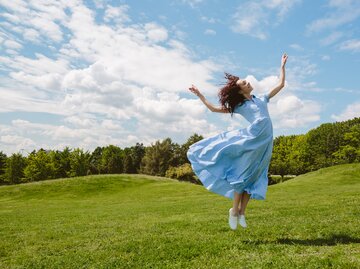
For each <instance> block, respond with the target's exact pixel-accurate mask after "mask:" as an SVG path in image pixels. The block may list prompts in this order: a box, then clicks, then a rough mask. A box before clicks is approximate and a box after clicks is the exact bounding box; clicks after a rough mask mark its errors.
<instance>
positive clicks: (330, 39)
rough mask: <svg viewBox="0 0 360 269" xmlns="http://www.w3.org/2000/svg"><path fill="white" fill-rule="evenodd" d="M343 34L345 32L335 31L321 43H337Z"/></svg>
mask: <svg viewBox="0 0 360 269" xmlns="http://www.w3.org/2000/svg"><path fill="white" fill-rule="evenodd" d="M343 35H344V34H343V33H342V32H333V33H331V34H330V35H328V36H327V37H325V38H323V39H321V40H320V44H321V45H323V46H328V45H331V44H333V43H335V42H336V41H338V40H339V39H340V38H341V37H342V36H343Z"/></svg>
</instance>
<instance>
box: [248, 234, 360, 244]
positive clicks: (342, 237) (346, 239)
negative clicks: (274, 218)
mask: <svg viewBox="0 0 360 269" xmlns="http://www.w3.org/2000/svg"><path fill="white" fill-rule="evenodd" d="M244 243H245V244H255V245H260V244H286V245H305V246H335V245H339V244H353V243H357V244H360V238H356V237H351V236H348V235H346V234H333V235H331V236H330V237H326V238H315V239H292V238H279V239H277V240H274V241H260V240H259V241H245V242H244Z"/></svg>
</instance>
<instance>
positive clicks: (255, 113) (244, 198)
mask: <svg viewBox="0 0 360 269" xmlns="http://www.w3.org/2000/svg"><path fill="white" fill-rule="evenodd" d="M287 58H288V56H287V55H286V54H283V55H282V58H281V70H280V81H279V84H278V85H277V86H276V87H275V88H274V89H273V90H271V91H270V92H268V93H266V94H264V95H262V96H259V97H257V96H255V95H253V94H251V92H252V90H253V88H252V86H251V84H250V83H249V82H248V81H246V80H244V79H241V78H239V77H237V76H233V75H230V74H228V73H225V78H226V79H227V83H226V85H225V86H224V87H222V88H221V89H220V90H219V94H218V95H219V101H220V104H221V107H215V106H214V105H212V104H211V103H209V102H208V101H207V100H206V99H205V97H204V96H203V95H202V94H201V92H200V91H199V90H198V89H197V88H196V87H195V86H194V85H192V87H191V88H189V90H190V91H191V92H193V93H194V94H195V95H197V96H198V97H199V98H200V100H201V101H202V102H203V103H204V105H205V106H206V107H207V108H208V109H210V110H211V111H212V112H218V113H230V114H231V115H232V114H233V113H238V114H241V115H242V116H243V117H244V118H245V119H246V120H247V121H248V122H249V123H250V125H249V126H248V127H247V128H243V129H238V130H233V131H228V132H223V133H220V134H218V135H216V136H212V137H209V138H205V139H203V140H201V141H199V142H197V143H195V144H193V145H191V146H190V148H189V151H188V152H187V157H188V159H189V161H190V162H191V166H192V169H193V170H194V172H195V174H196V175H197V177H198V178H199V179H200V181H201V182H202V184H203V185H204V187H206V188H207V189H208V190H209V191H212V192H214V193H217V194H220V195H223V196H225V197H228V198H230V199H233V206H232V208H230V209H229V226H230V228H231V229H233V230H235V229H236V228H237V224H238V223H239V224H240V225H241V226H242V227H243V228H246V221H245V209H246V206H247V204H248V202H249V199H250V198H252V199H257V200H264V199H265V195H266V191H267V186H268V176H267V174H268V169H269V164H270V159H271V154H272V148H273V127H272V123H271V119H270V115H269V112H268V108H267V103H268V102H269V100H270V98H272V97H273V96H275V95H276V94H277V93H278V92H279V91H280V90H281V89H282V88H283V87H284V85H285V64H286V61H287Z"/></svg>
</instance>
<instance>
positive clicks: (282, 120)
mask: <svg viewBox="0 0 360 269" xmlns="http://www.w3.org/2000/svg"><path fill="white" fill-rule="evenodd" d="M246 80H248V81H249V82H250V83H251V84H252V85H253V87H254V89H255V90H254V94H255V95H258V96H260V95H263V94H265V93H269V92H270V91H271V90H272V89H273V88H274V87H275V86H276V85H277V84H278V82H279V78H278V77H276V76H268V77H265V78H263V79H261V80H257V79H256V78H255V77H254V76H247V77H246ZM268 107H269V113H270V116H271V118H272V121H273V125H274V128H279V129H291V128H299V127H305V126H307V125H308V124H310V123H313V122H317V121H319V120H320V115H319V113H320V112H321V109H322V108H321V105H320V104H319V103H317V102H315V101H312V100H308V99H302V98H300V97H298V96H296V95H295V94H294V91H293V90H291V89H289V87H286V88H284V89H283V90H282V91H280V92H279V93H278V94H277V95H276V96H274V97H273V98H271V99H270V102H269V103H268Z"/></svg>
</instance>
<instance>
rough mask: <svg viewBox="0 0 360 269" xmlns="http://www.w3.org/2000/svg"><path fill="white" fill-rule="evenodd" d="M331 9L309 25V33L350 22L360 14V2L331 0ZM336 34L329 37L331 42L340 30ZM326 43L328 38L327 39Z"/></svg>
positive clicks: (329, 4) (329, 7)
mask: <svg viewBox="0 0 360 269" xmlns="http://www.w3.org/2000/svg"><path fill="white" fill-rule="evenodd" d="M327 7H328V9H329V11H328V12H327V13H325V15H324V17H322V18H319V19H316V20H314V21H313V22H311V23H310V24H308V25H307V27H306V28H307V33H308V34H312V33H317V32H321V31H324V30H334V29H336V28H338V27H340V26H342V25H344V24H348V23H350V22H352V21H354V20H356V19H357V18H358V17H359V16H360V2H359V1H357V0H348V1H342V0H341V1H340V0H331V1H329V2H328V6H327ZM334 35H335V36H332V35H330V36H329V37H328V39H329V41H330V42H331V41H332V40H333V39H334V38H335V39H337V38H338V37H337V36H336V35H339V32H336V33H334ZM325 43H326V39H325Z"/></svg>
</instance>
